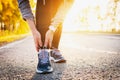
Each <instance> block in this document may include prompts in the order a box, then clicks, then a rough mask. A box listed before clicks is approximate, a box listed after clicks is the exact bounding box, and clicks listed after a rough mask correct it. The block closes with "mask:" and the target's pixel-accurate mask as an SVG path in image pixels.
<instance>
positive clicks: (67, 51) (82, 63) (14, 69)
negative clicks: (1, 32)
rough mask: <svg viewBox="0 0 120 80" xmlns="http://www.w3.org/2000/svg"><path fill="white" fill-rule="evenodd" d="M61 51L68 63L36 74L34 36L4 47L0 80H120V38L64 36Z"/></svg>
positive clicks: (0, 49)
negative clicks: (46, 72)
mask: <svg viewBox="0 0 120 80" xmlns="http://www.w3.org/2000/svg"><path fill="white" fill-rule="evenodd" d="M60 49H61V51H62V53H63V56H64V57H65V58H66V59H67V63H62V64H58V63H53V62H52V66H53V68H54V72H53V73H50V74H36V72H35V70H36V66H37V52H36V51H35V47H34V42H33V39H32V36H28V37H26V38H24V39H22V40H19V41H16V42H13V43H10V44H7V45H5V46H2V47H0V80H120V35H115V34H77V33H74V34H73V33H71V34H70V33H64V34H62V38H61V42H60Z"/></svg>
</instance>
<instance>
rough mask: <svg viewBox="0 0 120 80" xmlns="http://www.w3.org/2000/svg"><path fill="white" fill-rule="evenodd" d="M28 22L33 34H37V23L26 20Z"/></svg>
mask: <svg viewBox="0 0 120 80" xmlns="http://www.w3.org/2000/svg"><path fill="white" fill-rule="evenodd" d="M26 21H27V23H28V25H29V27H30V29H31V32H32V34H35V33H36V31H37V29H36V26H35V22H34V21H33V20H31V19H26Z"/></svg>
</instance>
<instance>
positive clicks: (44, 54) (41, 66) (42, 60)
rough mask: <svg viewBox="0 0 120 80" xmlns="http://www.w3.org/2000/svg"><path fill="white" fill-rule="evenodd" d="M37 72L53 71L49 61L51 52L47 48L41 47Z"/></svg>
mask: <svg viewBox="0 0 120 80" xmlns="http://www.w3.org/2000/svg"><path fill="white" fill-rule="evenodd" d="M36 72H37V73H50V72H53V68H52V67H51V64H50V61H49V52H48V50H47V49H41V50H40V51H39V53H38V65H37V70H36Z"/></svg>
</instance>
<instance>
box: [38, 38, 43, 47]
mask: <svg viewBox="0 0 120 80" xmlns="http://www.w3.org/2000/svg"><path fill="white" fill-rule="evenodd" d="M38 42H39V47H42V41H41V39H40V40H39V41H38Z"/></svg>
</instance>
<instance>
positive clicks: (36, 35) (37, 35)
mask: <svg viewBox="0 0 120 80" xmlns="http://www.w3.org/2000/svg"><path fill="white" fill-rule="evenodd" d="M27 22H28V25H29V26H30V29H31V31H32V34H33V37H34V42H35V47H36V50H37V51H39V49H40V47H42V40H41V35H40V33H39V32H38V31H37V29H36V27H35V23H34V21H33V20H31V19H27Z"/></svg>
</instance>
